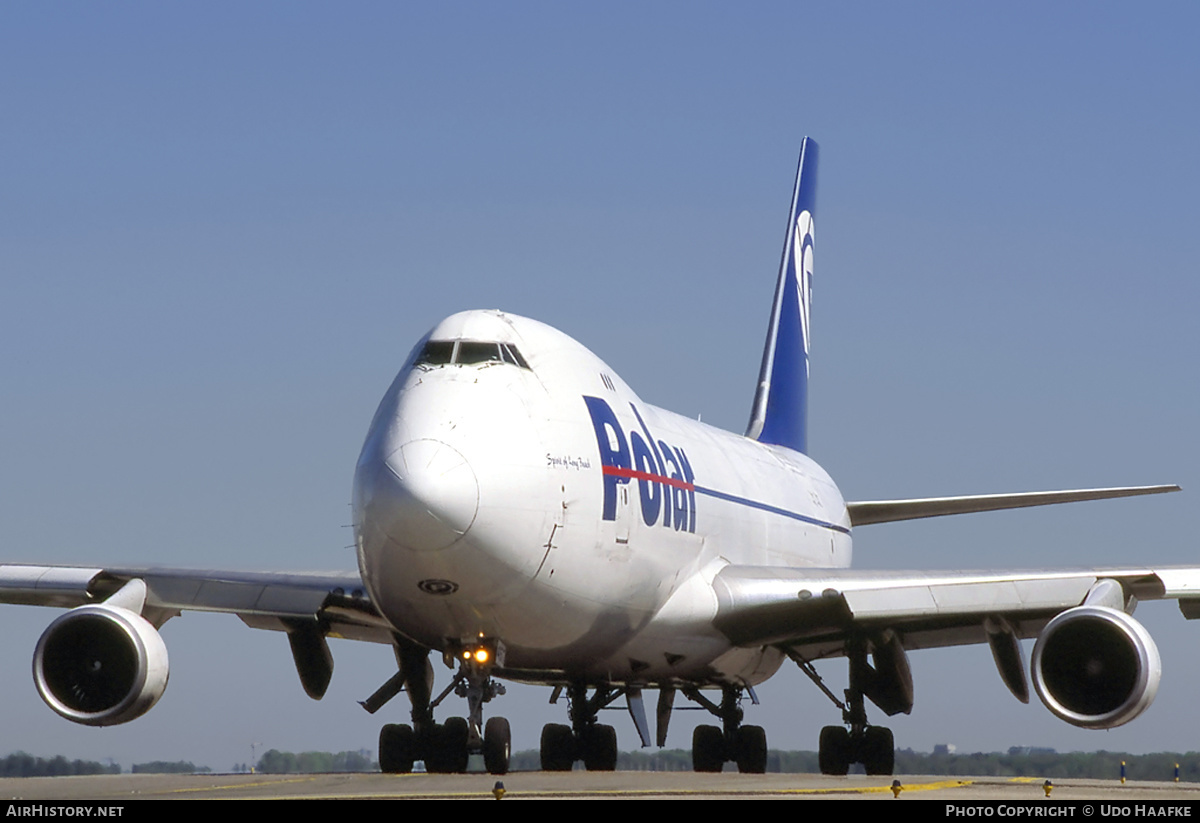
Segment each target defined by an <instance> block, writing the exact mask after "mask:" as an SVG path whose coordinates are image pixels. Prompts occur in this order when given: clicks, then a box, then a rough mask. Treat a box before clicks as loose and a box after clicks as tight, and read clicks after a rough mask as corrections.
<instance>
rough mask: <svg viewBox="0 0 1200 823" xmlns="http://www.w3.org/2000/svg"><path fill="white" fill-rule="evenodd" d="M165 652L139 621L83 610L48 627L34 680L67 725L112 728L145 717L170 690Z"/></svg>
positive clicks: (98, 608)
mask: <svg viewBox="0 0 1200 823" xmlns="http://www.w3.org/2000/svg"><path fill="white" fill-rule="evenodd" d="M167 673H168V672H167V647H166V644H164V643H163V640H162V637H161V636H159V634H158V632H157V631H155V629H154V627H153V626H152V625H150V623H149V622H148V621H147V620H146V619H145V618H144V617H142V616H141V615H139V614H137V613H136V612H132V611H130V610H129V609H124V608H121V607H119V606H111V605H105V604H98V605H91V606H80V607H79V608H77V609H72V610H71V611H69V612H67V613H66V614H64V615H63V616H62V617H60V618H58V619H57V620H55V621H54V622H53V623H51V624H50V627H49V628H48V629H46V631H45V632H44V633H43V634H42V637H41V639H40V640H38V644H37V649H36V651H34V653H33V680H34V683H36V684H37V690H38V693H39V694H40V695H41V696H42V699H43V700H45V701H46V705H48V706H49V707H50V708H52V709H54V711H56V712H58V713H59V714H61V715H62V716H63V717H65V718H67V720H71V721H74V722H75V723H83V724H85V725H88V726H113V725H116V724H118V723H127V722H129V721H130V720H134V719H136V718H138V717H141V716H142V715H143V714H145V713H146V712H147V711H149V710H150V707H151V706H153V705H154V704H155V703H157V702H158V699H159V698H160V697H162V694H163V691H164V690H165V689H166V688H167Z"/></svg>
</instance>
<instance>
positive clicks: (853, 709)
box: [789, 640, 912, 775]
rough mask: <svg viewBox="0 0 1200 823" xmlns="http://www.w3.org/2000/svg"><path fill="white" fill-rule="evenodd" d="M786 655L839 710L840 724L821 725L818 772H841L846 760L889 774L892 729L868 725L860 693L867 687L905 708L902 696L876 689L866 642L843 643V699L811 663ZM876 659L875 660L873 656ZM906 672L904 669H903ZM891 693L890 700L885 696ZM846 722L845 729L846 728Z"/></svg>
mask: <svg viewBox="0 0 1200 823" xmlns="http://www.w3.org/2000/svg"><path fill="white" fill-rule="evenodd" d="M789 655H790V656H791V657H792V659H793V660H794V661H795V662H796V664H797V665H798V666H799V667H800V670H801V671H803V672H804V673H805V674H806V675H807V676H808V677H809V679H811V680H812V681H813V682H814V683H816V684H817V687H818V688H820V689H821V691H823V692H824V693H825V694H826V696H828V697H829V699H830V700H832V701H833V702H834V704H835V705H836V706H837V707H838V708H840V709H841V710H842V723H844V724H845V725H844V726H825V727H824V728H823V729H821V739H820V750H819V752H818V755H817V759H818V761H819V763H820V766H821V774H830V775H844V774H847V773H848V772H849V771H850V764H852V763H861V764H862V765H863V769H864V770H865V771H866V773H867V774H870V775H890V774H891V773H892V771H893V770H894V769H895V763H896V746H895V741H894V740H893V738H892V730H891V729H889V728H887V727H886V726H871V725H869V724H868V723H867V710H866V704H865V701H864V697H865V695H866V692H867V691H868V689H871V690H872V691H873V692H874V693H877V694H879V696H880V698H881V699H884V702H885V704H886V705H887V706H888V707H889V708H895V711H890V712H889V713H891V714H895V713H897V712H898V711H907V710H906V709H904V708H903V705H902V704H903V702H904V701H903V699H897V698H895V697H894V696H893V695H891V694H889V693H887V692H880V686H879V685H878V674H877V672H876V671H875V669H872V668H871V666H870V665H869V664H868V663H867V646H866V643H865V642H863V641H861V640H856V641H851V642H849V643H847V645H846V656H847V657H848V658H849V660H850V687H849V688H848V689H846V691H845V695H846V701H845V702H844V703H843V702H842V701H840V700H838V699H837V698H836V697H834V695H833V693H832V692H831V691H829V689H828V688H826V686H825V684H824V683H823V682H822V681H821V677H820V675H818V674H817V672H816V669H814V668H813V666H812V663H810V662H809V661H807V660H804V659H803V658H801V657H799V656H798V655H796V654H794V653H791V652H789ZM877 662H878V660H877ZM905 673H907V670H906V671H905ZM888 697H891V700H887V699H886V698H888ZM907 706H908V709H911V708H912V700H911V681H910V682H909V694H908V703H907ZM846 726H849V729H847V728H846Z"/></svg>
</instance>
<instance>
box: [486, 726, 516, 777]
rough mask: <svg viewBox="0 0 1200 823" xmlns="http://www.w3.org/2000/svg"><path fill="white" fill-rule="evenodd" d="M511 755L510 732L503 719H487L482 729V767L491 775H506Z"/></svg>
mask: <svg viewBox="0 0 1200 823" xmlns="http://www.w3.org/2000/svg"><path fill="white" fill-rule="evenodd" d="M511 753H512V731H511V730H510V729H509V726H508V720H507V719H506V718H503V717H490V718H488V722H487V725H486V726H485V727H484V729H483V765H484V766H485V767H487V770H488V771H489V772H491V773H492V774H508V760H509V755H510V754H511Z"/></svg>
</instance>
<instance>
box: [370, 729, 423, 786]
mask: <svg viewBox="0 0 1200 823" xmlns="http://www.w3.org/2000/svg"><path fill="white" fill-rule="evenodd" d="M416 751H417V744H416V736H415V735H414V734H413V730H412V726H400V725H397V724H395V723H389V724H387V725H386V726H384V727H383V728H382V729H380V730H379V771H381V772H383V773H384V774H407V773H408V772H411V771H412V768H413V761H414V760H416Z"/></svg>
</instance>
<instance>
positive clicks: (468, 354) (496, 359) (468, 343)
mask: <svg viewBox="0 0 1200 823" xmlns="http://www.w3.org/2000/svg"><path fill="white" fill-rule="evenodd" d="M454 362H455V363H458V364H460V365H464V366H466V365H470V364H472V363H501V362H503V360H502V359H501V357H500V344H499V343H476V342H475V341H474V340H459V341H458V354H456V355H455V356H454Z"/></svg>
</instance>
